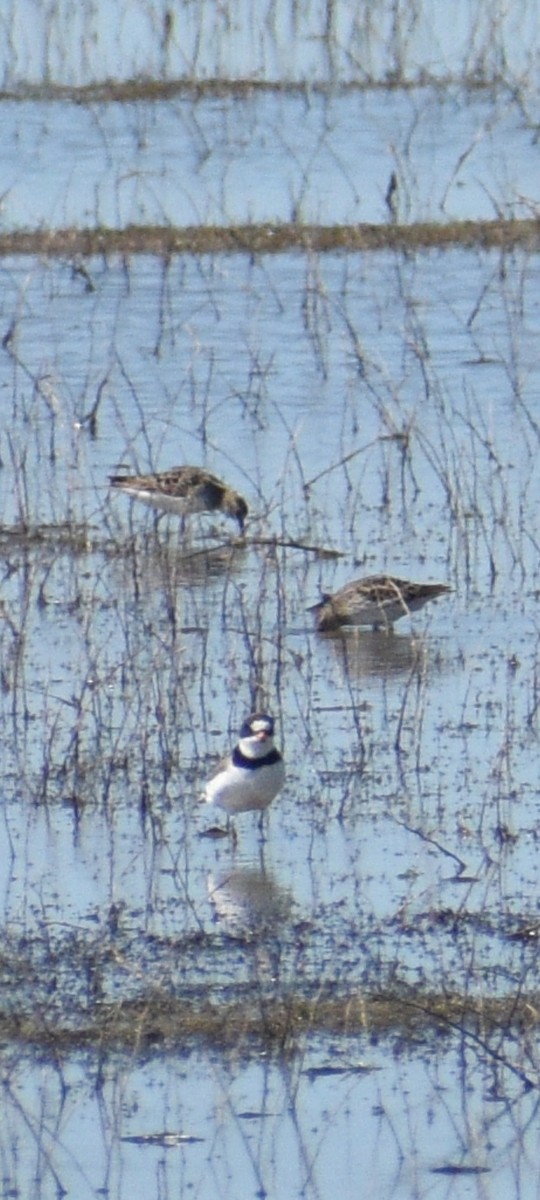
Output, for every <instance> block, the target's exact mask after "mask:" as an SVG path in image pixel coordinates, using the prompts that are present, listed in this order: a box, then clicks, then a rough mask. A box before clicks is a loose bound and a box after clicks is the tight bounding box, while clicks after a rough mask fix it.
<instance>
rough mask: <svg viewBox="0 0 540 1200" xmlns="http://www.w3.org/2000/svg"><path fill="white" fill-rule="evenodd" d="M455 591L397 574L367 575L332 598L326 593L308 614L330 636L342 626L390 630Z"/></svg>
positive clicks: (442, 585)
mask: <svg viewBox="0 0 540 1200" xmlns="http://www.w3.org/2000/svg"><path fill="white" fill-rule="evenodd" d="M451 591H452V589H451V588H450V587H448V584H446V583H409V582H408V580H406V579H397V578H396V576H395V575H367V576H366V578H365V579H356V580H354V582H352V583H346V584H345V586H344V587H342V588H340V589H339V591H337V592H334V594H333V595H328V594H323V596H322V599H321V600H320V601H319V603H318V604H313V605H312V606H311V608H310V609H308V612H314V613H316V618H315V619H316V624H317V629H318V630H319V632H320V633H329V632H331V631H332V630H336V629H340V628H341V626H342V625H368V626H369V625H371V627H372V628H373V629H391V628H392V626H393V624H394V621H399V619H400V617H406V616H408V615H409V613H412V612H417V611H418V609H420V608H423V607H424V604H427V602H428V600H435V599H436V597H437V596H443V595H444V594H445V593H446V592H451Z"/></svg>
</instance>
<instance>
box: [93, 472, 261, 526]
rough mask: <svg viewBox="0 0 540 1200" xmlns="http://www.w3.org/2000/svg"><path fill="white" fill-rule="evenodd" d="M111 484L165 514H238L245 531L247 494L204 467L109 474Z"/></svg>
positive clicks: (236, 515)
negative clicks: (235, 489)
mask: <svg viewBox="0 0 540 1200" xmlns="http://www.w3.org/2000/svg"><path fill="white" fill-rule="evenodd" d="M109 483H110V485H111V487H113V488H117V489H118V491H121V492H124V493H125V494H126V495H127V496H131V498H132V499H133V500H140V501H142V503H143V504H148V505H150V507H151V508H156V509H158V510H159V511H160V512H162V513H165V512H168V513H174V514H175V516H178V517H184V516H186V515H187V514H188V513H197V512H221V513H224V514H225V516H227V517H234V518H235V520H236V521H238V524H239V526H240V532H241V533H243V532H244V522H245V519H246V516H247V512H248V506H247V504H246V502H245V500H244V497H243V496H240V494H239V493H238V492H235V491H233V489H232V488H230V487H228V485H227V484H226V483H223V482H222V480H221V479H218V478H217V476H216V475H212V474H211V473H210V471H205V470H204V468H203V467H171V468H170V469H169V470H168V471H159V472H158V473H157V474H154V475H109Z"/></svg>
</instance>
